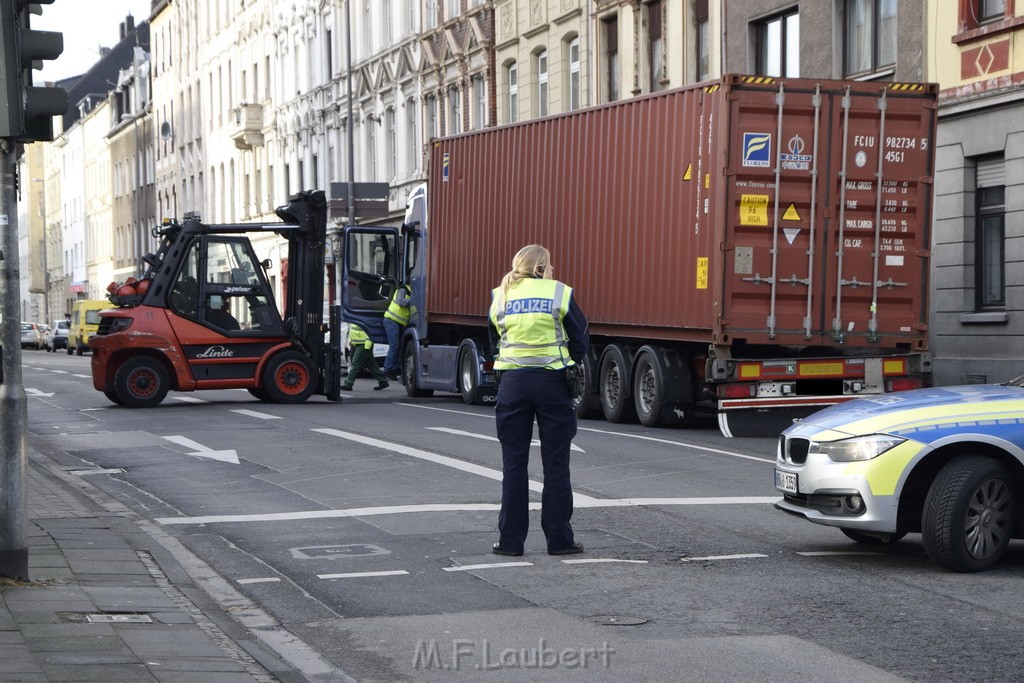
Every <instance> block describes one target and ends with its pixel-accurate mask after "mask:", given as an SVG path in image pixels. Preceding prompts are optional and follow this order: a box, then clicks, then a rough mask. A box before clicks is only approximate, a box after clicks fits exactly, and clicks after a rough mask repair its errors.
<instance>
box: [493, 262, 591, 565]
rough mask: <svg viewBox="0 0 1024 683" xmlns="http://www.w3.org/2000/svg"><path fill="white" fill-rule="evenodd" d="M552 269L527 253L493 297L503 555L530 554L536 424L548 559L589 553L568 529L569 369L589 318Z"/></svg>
mask: <svg viewBox="0 0 1024 683" xmlns="http://www.w3.org/2000/svg"><path fill="white" fill-rule="evenodd" d="M551 270H552V269H551V254H550V253H549V252H548V250H547V249H545V248H544V247H542V246H540V245H537V244H531V245H528V246H525V247H523V248H522V249H520V250H519V252H518V253H517V254H516V255H515V258H513V259H512V270H511V271H509V272H508V273H507V274H506V275H505V277H504V278H503V279H502V281H501V286H500V287H498V288H496V289H495V290H494V291H493V297H494V299H493V301H492V303H491V310H490V321H491V328H490V337H491V348H492V351H494V369H495V370H496V371H499V372H500V382H499V384H498V402H497V407H496V411H495V412H496V417H497V429H498V439H499V440H500V441H501V460H502V481H501V512H500V513H499V515H498V531H499V532H500V536H499V539H498V542H497V543H495V544H494V547H493V548H492V551H493V552H494V553H495V554H497V555H513V556H518V555H522V554H523V544H524V543H525V541H526V533H527V531H528V529H529V512H528V506H529V473H528V471H527V463H528V461H529V457H530V441H531V440H532V438H533V421H534V417H536V419H537V428H538V431H539V433H540V455H541V460H542V462H543V465H544V490H543V492H542V493H541V517H540V525H541V528H542V529H543V530H544V536H545V537H546V538H547V546H548V553H549V554H551V555H569V554H573V553H581V552H583V544H582V543H580V542H578V541H576V540H575V538H574V537H573V531H572V526H571V525H570V524H569V518H570V517H572V485H571V483H570V481H569V448H570V446H571V445H572V438H573V437H574V436H575V435H576V411H575V409H574V407H573V401H572V396H571V394H570V392H569V386H568V384H567V381H566V368H568V367H570V366H573V365H575V364H576V363H577V362H582V359H583V355H584V354H585V353H586V352H587V346H588V344H589V336H588V332H587V319H586V318H585V317H584V315H583V312H582V311H580V309H579V306H577V305H576V302H575V301H574V299H573V296H572V289H571V288H570V287H568V286H566V285H565V284H564V283H562V282H559V281H558V280H555V279H553V278H552V277H551Z"/></svg>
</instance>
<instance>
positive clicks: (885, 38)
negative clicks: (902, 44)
mask: <svg viewBox="0 0 1024 683" xmlns="http://www.w3.org/2000/svg"><path fill="white" fill-rule="evenodd" d="M844 34H845V40H846V50H845V53H844V59H845V63H844V66H843V71H844V73H845V74H846V75H847V76H864V75H870V74H874V73H877V72H879V71H890V70H892V68H893V66H894V65H895V64H896V0H847V3H846V18H845V30H844Z"/></svg>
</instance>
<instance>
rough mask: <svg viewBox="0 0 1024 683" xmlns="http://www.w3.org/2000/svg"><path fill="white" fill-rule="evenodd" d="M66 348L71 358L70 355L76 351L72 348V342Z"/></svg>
mask: <svg viewBox="0 0 1024 683" xmlns="http://www.w3.org/2000/svg"><path fill="white" fill-rule="evenodd" d="M64 348H65V349H67V353H68V355H69V356H70V355H71V354H72V353H74V352H75V350H74V349H73V348H71V343H70V342H68V345H67V346H66V347H64Z"/></svg>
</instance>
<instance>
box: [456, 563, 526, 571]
mask: <svg viewBox="0 0 1024 683" xmlns="http://www.w3.org/2000/svg"><path fill="white" fill-rule="evenodd" d="M532 566H533V562H492V563H490V564H467V565H463V566H461V567H442V569H444V570H445V571H446V572H468V571H472V570H474V569H501V568H503V567H532Z"/></svg>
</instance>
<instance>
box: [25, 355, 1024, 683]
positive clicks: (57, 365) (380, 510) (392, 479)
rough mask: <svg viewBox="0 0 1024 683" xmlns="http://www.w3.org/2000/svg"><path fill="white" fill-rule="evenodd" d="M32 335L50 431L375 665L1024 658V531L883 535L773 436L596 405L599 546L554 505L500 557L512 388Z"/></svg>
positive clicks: (807, 673)
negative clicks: (294, 369)
mask: <svg viewBox="0 0 1024 683" xmlns="http://www.w3.org/2000/svg"><path fill="white" fill-rule="evenodd" d="M23 358H24V360H23V366H24V385H25V388H26V392H27V393H28V396H29V411H28V415H29V431H30V436H29V438H30V442H31V444H32V446H33V447H34V448H37V449H38V450H40V451H42V452H44V453H46V454H47V455H49V456H50V457H51V458H54V459H55V460H57V461H58V462H60V463H61V464H62V465H64V466H65V467H67V468H68V469H70V470H74V471H78V472H80V474H81V476H83V477H88V479H89V482H90V483H91V484H93V485H94V486H97V487H99V488H100V489H102V490H104V491H105V492H107V493H108V494H111V495H113V496H115V497H116V498H118V499H119V500H120V501H121V502H122V503H124V504H125V505H128V506H129V507H131V508H132V509H133V510H135V511H136V512H137V513H138V514H140V515H141V516H143V517H145V518H147V519H149V520H153V522H154V525H156V526H158V527H159V528H161V529H162V530H163V531H164V532H166V533H168V534H170V535H172V536H173V537H175V538H176V539H177V540H178V541H180V542H181V543H182V544H183V545H184V546H186V547H187V548H188V549H190V550H191V551H192V552H193V553H195V555H197V556H199V557H200V558H202V559H203V560H204V561H205V562H206V563H208V564H209V566H210V567H212V568H213V569H214V570H215V571H216V572H217V573H218V574H219V575H220V576H221V577H223V578H224V579H225V580H226V581H227V582H228V583H229V584H230V585H232V586H233V587H234V588H235V589H236V590H237V591H238V592H240V593H241V594H243V595H244V596H246V597H247V598H248V599H249V600H251V601H252V602H253V603H255V604H256V605H258V606H259V607H261V608H262V609H263V610H264V611H265V612H266V613H267V614H268V615H271V616H272V617H273V619H275V620H276V621H277V622H279V623H280V624H283V625H284V626H285V627H286V628H288V629H289V630H290V631H291V632H292V633H294V634H295V635H296V636H297V637H298V638H300V639H301V640H302V641H304V642H305V643H306V644H308V645H309V646H310V647H311V648H312V649H313V650H315V651H316V652H317V653H318V654H319V655H320V657H322V658H323V659H325V660H327V661H329V662H331V663H332V664H333V665H334V666H336V667H337V668H338V669H340V670H342V671H344V672H346V673H347V674H348V675H350V676H352V677H353V678H356V679H359V680H478V679H479V678H481V677H482V676H483V675H486V676H487V678H488V679H495V680H501V679H508V680H584V679H585V680H623V679H626V678H634V679H637V680H645V681H674V680H708V679H727V680H780V679H784V678H785V679H794V678H803V679H809V680H817V679H830V680H832V679H836V678H839V677H844V678H850V679H853V680H891V679H895V678H906V679H912V680H982V679H984V680H1010V679H1018V678H1020V673H1019V669H1020V663H1021V660H1020V645H1019V643H1020V641H1021V637H1022V635H1024V618H1022V615H1024V592H1022V591H1021V590H1019V587H1020V584H1019V583H1018V582H1019V581H1020V572H1021V570H1022V569H1024V553H1022V552H1021V550H1022V548H1024V545H1022V544H1021V542H1020V541H1014V542H1013V544H1012V545H1011V548H1010V552H1009V554H1008V559H1007V560H1006V561H1005V562H1004V563H1003V564H1002V565H1000V567H998V568H997V569H996V570H994V571H990V572H987V573H984V574H979V575H958V574H951V573H948V572H945V571H944V570H941V569H938V568H937V567H935V566H933V565H932V564H931V563H930V562H929V561H928V559H927V557H926V556H925V553H924V549H923V547H922V545H921V542H920V538H919V537H917V536H910V537H907V538H906V539H904V540H902V541H901V542H899V543H897V544H895V545H892V546H885V547H875V546H863V545H858V544H856V543H853V542H851V541H849V540H848V539H846V537H845V536H843V535H842V534H841V533H840V532H839V531H837V530H835V529H830V528H824V527H819V526H815V525H812V524H810V523H807V522H805V521H802V520H799V519H796V518H793V517H789V516H787V515H784V514H783V513H781V512H778V511H776V510H774V509H773V508H772V505H771V502H772V501H774V500H776V499H777V496H776V495H775V492H774V490H773V488H772V467H773V462H774V449H775V445H774V440H772V439H724V438H722V437H721V436H720V435H719V433H718V430H717V428H716V427H715V425H713V424H710V423H709V424H707V425H706V426H704V427H702V428H698V429H689V430H682V429H680V430H669V429H656V430H653V429H646V428H643V427H641V426H639V425H613V424H610V423H605V422H602V421H594V420H584V421H581V423H580V431H579V435H578V436H577V438H576V440H575V442H574V444H575V447H576V448H577V449H578V450H577V451H575V452H574V454H573V464H572V472H573V482H574V491H575V494H576V500H575V503H576V512H575V516H574V517H573V525H574V528H575V529H576V534H577V539H579V540H581V541H582V542H583V543H584V544H585V546H586V549H587V552H586V553H585V554H583V555H578V556H572V557H567V558H560V557H551V556H548V555H547V554H546V553H545V552H544V547H545V546H544V540H543V534H542V533H541V531H540V524H539V513H538V512H535V513H534V514H533V519H532V526H531V535H530V538H529V539H528V540H527V548H526V554H525V555H524V556H523V557H519V558H510V557H499V556H495V555H492V554H490V552H489V550H490V545H491V543H493V542H494V541H495V540H496V539H497V533H496V521H497V504H498V502H499V500H500V467H501V464H500V452H499V448H498V443H497V441H496V440H495V438H494V422H493V411H492V410H491V409H490V408H487V407H482V406H466V405H464V404H463V403H462V402H461V400H459V399H458V398H454V397H437V398H431V399H409V398H408V397H406V395H405V393H404V389H403V388H402V387H400V386H398V385H397V384H393V385H392V387H391V388H390V389H388V390H385V391H383V392H376V391H372V390H371V388H372V387H373V385H374V382H372V381H371V380H368V379H362V380H360V381H358V382H357V383H356V385H355V387H356V388H355V391H354V392H353V393H352V394H351V395H346V396H345V397H344V401H343V402H342V403H341V404H337V403H328V402H326V401H324V400H323V399H322V398H317V399H313V400H311V401H310V402H308V403H306V404H303V405H297V406H285V405H273V404H264V403H260V402H259V401H257V400H255V399H254V398H252V397H251V396H249V394H248V393H247V392H244V391H220V392H198V393H174V392H172V393H171V394H170V395H169V396H168V398H167V399H166V400H165V401H164V403H163V404H162V405H161V406H159V407H157V408H153V409H148V410H130V409H125V408H121V407H118V406H114V405H113V404H111V403H110V402H109V401H108V400H107V399H106V398H104V396H103V395H102V394H101V393H99V392H96V391H95V390H93V389H92V385H91V379H90V378H89V366H88V363H89V358H88V357H82V358H79V357H74V356H66V355H64V354H48V353H45V352H41V351H25V352H24V356H23ZM537 456H538V457H536V458H535V462H533V463H531V473H532V478H533V480H534V481H535V482H537V486H538V488H537V493H536V494H535V495H534V499H535V500H536V501H539V500H540V496H539V482H540V481H541V476H540V471H539V451H538V453H537ZM225 609H228V610H231V609H232V607H231V605H225ZM256 627H258V625H256Z"/></svg>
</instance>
